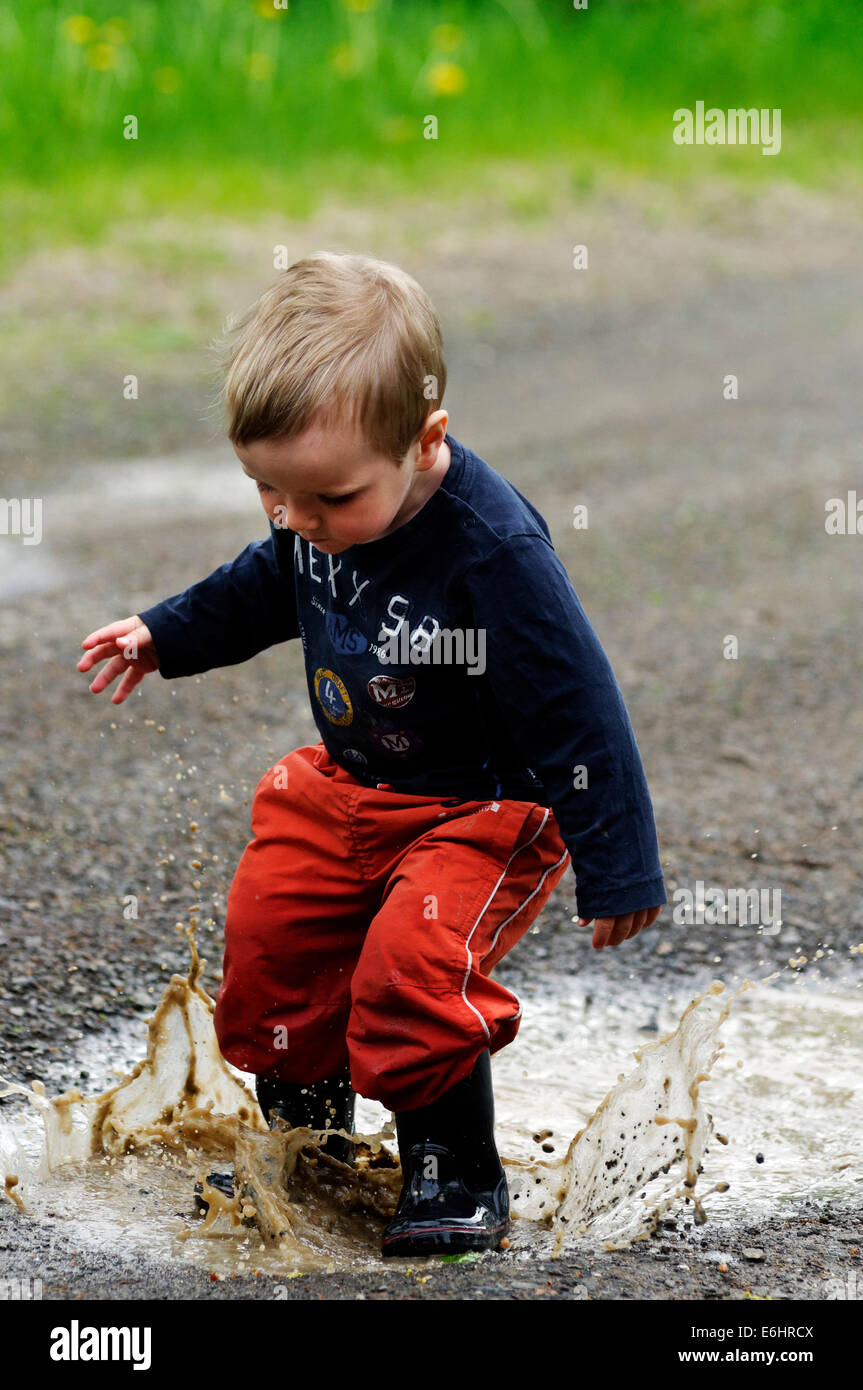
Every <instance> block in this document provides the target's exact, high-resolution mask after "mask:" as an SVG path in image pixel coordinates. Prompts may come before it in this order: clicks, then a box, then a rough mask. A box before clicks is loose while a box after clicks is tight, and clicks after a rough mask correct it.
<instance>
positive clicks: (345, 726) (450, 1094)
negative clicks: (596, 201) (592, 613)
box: [79, 253, 666, 1256]
mask: <svg viewBox="0 0 863 1390" xmlns="http://www.w3.org/2000/svg"><path fill="white" fill-rule="evenodd" d="M231 341H232V346H231V350H230V352H229V355H228V357H227V359H226V367H227V379H226V385H225V398H226V402H227V409H228V417H229V428H228V433H229V437H230V439H231V441H232V443H233V445H234V448H235V450H236V453H237V455H238V457H239V459H240V461H241V463H242V465H243V469H244V471H245V472H246V473H247V475H248V476H249V477H250V478H251V479H252V481H253V482H254V484H255V485H256V486H257V489H258V491H259V493H260V494H261V501H262V504H263V507H264V510H265V512H266V514H267V516H268V518H269V521H270V534H269V536H268V537H267V539H266V540H260V541H254V542H252V544H250V545H248V546H247V547H246V548H245V550H243V551H242V553H241V554H240V555H239V556H238V557H237V558H236V560H234V561H233V562H231V563H228V564H224V565H222V566H221V567H220V568H219V569H217V570H215V571H214V572H213V573H212V574H211V575H210V576H209V577H208V578H206V579H204V580H202V581H201V582H200V583H197V584H193V585H192V586H191V588H189V589H187V590H185V592H183V593H180V594H176V595H174V596H173V597H172V598H168V599H165V600H164V601H163V602H162V603H158V604H156V605H155V606H154V607H153V608H150V609H147V610H146V611H145V612H142V613H141V614H138V615H135V616H134V617H131V618H128V619H124V620H122V621H120V622H116V623H113V624H111V625H110V626H108V627H106V628H102V629H100V630H99V631H97V632H94V633H92V634H91V635H90V636H89V637H88V638H86V639H85V641H84V643H83V644H82V645H83V646H84V648H85V649H86V655H85V656H84V657H83V658H82V659H81V661H80V662H79V669H80V670H82V671H87V670H89V669H90V668H91V667H92V666H93V664H94V663H95V662H97V661H99V660H101V659H103V658H109V660H108V662H107V665H106V666H104V667H103V668H102V670H101V671H100V672H99V674H98V675H97V676H96V678H95V679H94V681H93V682H92V685H91V687H90V688H91V690H92V691H94V692H98V691H101V690H104V689H105V687H106V686H107V685H109V684H110V683H111V682H112V681H113V680H114V679H115V678H116V677H117V676H119V675H121V674H122V676H123V679H122V681H121V682H120V685H119V686H118V687H117V690H116V692H115V694H114V696H113V700H114V703H116V704H120V703H122V701H123V700H125V699H126V697H127V696H128V695H129V693H130V692H131V690H133V689H134V687H135V686H136V685H137V684H138V682H139V681H140V680H142V679H143V676H144V675H145V674H147V672H149V671H153V670H157V669H158V670H159V671H160V673H161V675H162V676H163V677H164V678H165V679H167V680H172V679H174V677H177V676H191V675H194V674H196V673H198V672H201V671H207V670H211V669H213V668H215V667H218V666H228V665H233V664H234V663H236V662H240V661H247V660H248V659H249V658H250V657H252V656H254V655H255V653H256V652H259V651H263V650H264V648H266V647H270V646H272V645H273V644H274V643H277V642H285V641H287V640H288V639H290V638H297V637H299V638H300V640H301V641H302V644H303V652H304V657H305V664H306V673H307V679H308V687H309V697H310V700H311V705H312V710H313V713H314V718H315V722H316V724H317V726H318V729H319V730H320V734H321V741H320V742H319V743H317V744H315V745H312V746H309V747H303V748H298V749H296V750H295V751H294V752H292V753H289V754H288V755H287V757H284V758H282V759H281V760H280V761H279V762H278V763H277V764H276V765H275V767H274V768H271V769H270V771H269V772H267V773H266V774H265V775H264V776H263V777H262V778H261V781H260V782H259V784H258V787H257V789H256V792H255V797H254V801H253V803H252V830H253V839H252V840H251V842H250V843H249V845H248V846H247V848H246V850H245V853H244V854H243V857H242V859H241V861H240V865H239V868H238V870H237V873H236V876H235V878H234V881H233V884H232V887H231V892H230V895H229V899H228V904H227V912H226V922H225V961H224V976H223V980H222V985H221V988H220V990H219V995H218V999H217V1004H216V1014H215V1024H216V1032H217V1036H218V1040H219V1045H220V1047H221V1050H222V1052H223V1054H224V1056H225V1057H226V1058H227V1059H228V1061H229V1062H232V1063H233V1064H235V1065H236V1066H238V1067H240V1068H242V1069H244V1070H246V1071H251V1072H253V1073H254V1074H255V1075H256V1077H257V1094H258V1099H259V1102H260V1104H261V1106H262V1109H263V1112H264V1114H265V1115H266V1116H267V1117H268V1119H271V1117H272V1115H273V1114H276V1115H280V1116H281V1117H283V1118H284V1119H286V1120H287V1121H288V1122H289V1123H290V1124H291V1125H301V1124H310V1125H312V1126H313V1127H315V1128H318V1129H325V1128H326V1127H328V1126H329V1127H332V1128H335V1129H345V1130H348V1131H350V1130H351V1128H352V1125H353V1107H354V1098H355V1093H356V1092H359V1093H360V1094H361V1095H364V1096H367V1097H370V1098H372V1099H375V1100H377V1101H380V1102H381V1103H382V1104H383V1105H384V1106H386V1107H388V1108H389V1109H390V1110H392V1111H393V1112H394V1113H395V1118H396V1129H397V1134H398V1143H399V1153H400V1157H401V1163H402V1168H403V1174H404V1181H403V1188H402V1193H401V1197H400V1199H399V1204H398V1208H397V1210H396V1214H395V1217H394V1219H393V1221H392V1222H390V1224H389V1225H388V1227H387V1228H386V1230H385V1232H384V1237H383V1253H384V1255H410V1256H417V1255H428V1254H434V1253H436V1252H441V1253H443V1252H455V1251H464V1250H480V1249H488V1248H498V1247H499V1246H500V1242H501V1239H502V1237H503V1236H504V1235H505V1234H506V1232H507V1230H508V1228H509V1199H508V1193H507V1185H506V1179H505V1177H504V1173H503V1169H502V1167H501V1163H500V1159H499V1157H498V1153H497V1149H496V1147H495V1142H494V1111H493V1097H492V1087H491V1067H490V1055H491V1054H492V1053H494V1052H497V1051H498V1050H499V1049H500V1048H502V1047H504V1046H505V1045H506V1044H507V1043H509V1042H512V1040H513V1038H514V1037H515V1036H516V1033H517V1032H518V1028H519V1022H520V1018H521V1005H520V1004H519V1001H518V999H517V998H516V997H515V996H514V995H513V994H512V993H511V992H510V991H509V990H507V989H505V988H504V987H503V986H502V985H500V984H498V983H497V982H496V981H495V980H493V979H492V976H491V972H492V969H493V967H494V965H495V964H496V963H497V961H499V960H500V959H501V957H502V956H504V955H505V954H506V953H507V951H509V950H511V948H512V947H513V946H514V945H515V943H516V942H517V941H518V940H519V939H520V938H521V936H523V934H524V933H525V932H526V931H527V929H528V927H529V926H530V925H531V923H532V922H533V921H534V919H535V918H536V917H537V915H538V913H539V912H540V910H541V909H542V907H543V905H544V903H545V902H546V900H547V899H548V897H549V895H550V893H551V891H552V889H553V888H554V887H555V885H556V884H557V883H558V882H559V881H560V879H561V878H562V877H563V874H564V873H565V870H566V866H567V864H568V863H569V862H570V856H571V861H572V865H573V868H574V870H575V873H576V880H577V882H576V892H577V901H578V910H579V913H580V918H579V921H580V923H581V924H582V925H586V924H587V923H589V922H591V921H594V922H595V924H596V925H595V931H594V937H593V945H594V947H595V948H597V949H602V948H603V947H605V946H608V945H612V946H617V945H619V944H620V943H621V942H623V941H625V940H627V939H628V938H629V937H632V936H634V935H635V934H636V932H638V931H640V930H641V928H642V927H645V926H648V925H650V924H651V923H652V922H653V921H655V919H656V917H657V915H658V913H659V908H660V906H661V904H662V903H664V902H665V901H666V895H665V889H664V885H663V880H662V873H661V870H660V865H659V856H658V848H657V842H656V832H655V828H654V821H653V813H652V809H651V804H650V798H649V795H648V791H647V786H646V783H645V778H644V773H643V770H642V765H641V760H640V757H639V754H638V749H637V747H636V743H635V739H634V736H633V732H632V728H631V725H630V722H629V718H628V716H627V713H626V709H625V707H624V704H623V700H622V697H621V694H620V691H619V689H618V687H617V684H616V682H615V679H614V675H613V673H612V671H611V667H610V666H609V663H608V660H607V658H606V656H605V654H604V652H603V650H602V647H601V646H600V644H599V641H598V639H597V637H596V635H595V633H594V631H593V629H592V628H591V626H590V624H589V622H588V620H587V618H586V616H585V614H584V611H583V609H582V607H581V605H580V603H579V600H578V598H577V596H576V594H575V591H574V589H573V587H572V584H571V583H570V580H569V578H568V576H567V573H566V571H565V569H564V567H563V565H562V564H561V562H560V560H559V559H558V557H557V555H556V554H555V551H554V550H553V548H552V545H551V540H550V536H549V531H548V527H547V525H546V523H545V521H544V519H543V518H542V516H540V514H539V512H537V511H536V509H535V508H534V507H533V506H532V505H531V504H530V502H528V500H527V499H526V498H525V497H523V496H522V494H521V493H520V492H518V491H517V489H516V488H514V487H513V486H512V484H511V483H509V482H507V480H506V479H505V478H503V477H502V476H501V475H500V474H499V473H497V472H495V471H494V469H492V468H490V467H489V465H488V464H487V463H485V462H484V461H483V460H482V459H481V458H479V457H478V456H477V455H476V454H474V453H473V452H472V451H471V450H470V449H468V448H467V447H465V446H464V445H462V444H461V443H459V442H458V440H456V439H455V438H453V436H452V435H450V434H449V433H447V429H446V426H447V419H448V416H447V412H446V411H445V410H442V409H441V408H440V407H441V401H442V399H443V394H444V388H445V385H446V367H445V364H444V358H443V345H442V340H441V331H440V325H439V322H438V319H437V315H436V313H435V311H434V309H433V307H432V305H431V303H430V302H429V300H428V298H427V296H426V295H425V293H424V292H423V290H422V289H421V288H420V286H419V285H418V284H417V283H416V282H415V281H414V280H413V279H411V277H410V276H408V275H406V274H405V273H404V272H403V271H401V270H399V269H398V268H396V267H395V266H392V265H389V264H387V263H385V262H381V261H376V260H373V259H371V258H369V257H365V256H360V255H336V254H331V253H321V254H318V255H314V256H309V257H307V258H306V259H304V260H301V261H298V262H297V263H296V264H294V265H293V266H292V267H291V268H290V269H289V270H287V271H286V272H284V273H283V275H282V276H281V277H280V279H279V280H277V281H276V282H275V284H273V285H272V286H271V287H270V288H269V289H268V290H267V291H266V292H265V293H264V294H263V295H262V296H261V298H260V299H259V300H258V302H257V303H256V304H255V305H254V306H253V307H252V309H251V310H249V311H248V313H247V314H246V315H245V317H244V319H243V320H242V321H241V322H240V324H239V325H237V327H236V330H235V336H234V337H233V339H232V340H231ZM130 644H131V645H130ZM334 1141H335V1142H334ZM328 1148H329V1149H330V1151H331V1152H333V1151H334V1152H335V1153H336V1154H337V1155H338V1156H340V1157H341V1158H342V1159H343V1160H344V1161H348V1162H349V1161H350V1160H351V1157H352V1151H351V1147H350V1145H349V1144H348V1142H347V1141H346V1140H345V1139H344V1138H339V1136H333V1139H331V1140H330V1142H329V1144H328Z"/></svg>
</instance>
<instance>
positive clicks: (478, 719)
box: [139, 434, 666, 918]
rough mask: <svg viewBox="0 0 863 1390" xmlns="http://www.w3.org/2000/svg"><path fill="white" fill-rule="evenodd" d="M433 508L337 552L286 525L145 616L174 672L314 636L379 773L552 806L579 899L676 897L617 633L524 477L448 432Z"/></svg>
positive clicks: (340, 736) (426, 790)
mask: <svg viewBox="0 0 863 1390" xmlns="http://www.w3.org/2000/svg"><path fill="white" fill-rule="evenodd" d="M446 442H447V444H448V445H449V447H450V451H451V460H450V465H449V468H448V469H447V471H446V473H445V474H444V477H443V480H442V482H441V484H440V486H439V487H438V489H437V491H436V492H434V493H433V494H432V496H431V497H430V498H429V499H428V501H427V502H426V503H425V504H424V506H423V507H422V508H421V509H420V511H419V512H418V513H417V514H416V515H415V516H414V517H412V518H411V520H410V521H408V522H406V523H405V524H404V525H403V526H400V527H398V528H397V529H396V530H395V531H393V532H391V533H390V534H389V535H388V536H384V537H382V538H381V539H380V540H376V541H371V542H369V543H368V544H365V545H355V546H351V547H350V548H349V549H347V550H344V551H342V552H341V553H340V554H338V555H326V554H324V553H323V552H321V551H317V550H315V548H314V546H313V545H312V544H311V543H310V542H308V541H304V540H303V539H302V537H300V536H299V535H297V533H296V532H294V531H292V530H290V529H288V528H286V527H277V526H276V525H274V524H273V523H271V524H270V535H269V536H268V537H267V539H266V540H260V541H253V542H252V543H251V544H250V545H248V546H246V548H245V550H243V551H242V552H241V553H240V554H239V555H238V556H237V558H236V559H235V560H233V561H231V562H229V563H227V564H224V565H221V566H220V567H219V568H218V569H216V570H214V571H213V573H212V574H211V575H209V576H208V577H207V578H206V579H203V580H201V581H200V582H199V583H197V584H193V585H192V586H191V587H190V588H188V589H186V590H185V591H184V592H183V593H180V594H175V595H174V596H173V597H172V598H168V599H165V600H164V601H163V602H162V603H158V604H156V605H155V606H154V607H153V608H149V609H147V610H146V611H144V612H142V613H140V614H139V617H140V618H141V620H142V621H143V622H144V623H146V625H147V627H148V628H149V630H150V632H151V634H152V636H153V640H154V642H155V645H156V651H157V653H158V656H159V669H160V672H161V674H162V676H163V677H164V678H165V679H166V680H172V679H173V678H174V677H176V676H191V675H196V674H198V673H199V672H201V671H207V670H211V669H213V668H215V667H218V666H232V665H234V664H236V663H237V662H240V661H247V660H248V659H249V657H252V656H254V655H255V654H256V653H257V652H260V651H263V650H264V649H265V648H267V647H271V646H273V644H274V643H277V642H285V641H287V640H289V639H290V638H292V637H299V638H300V639H301V641H302V644H303V651H304V656H305V664H306V676H307V681H308V687H309V697H310V700H311V705H312V711H313V714H314V718H315V723H316V724H317V727H318V729H319V731H320V735H321V738H322V740H323V742H324V744H325V746H326V748H327V750H328V752H329V753H330V755H331V756H332V757H333V758H334V759H335V760H336V761H337V762H339V763H341V764H342V766H344V767H345V768H347V769H348V770H349V771H350V772H351V773H352V774H353V776H354V777H356V778H357V780H358V781H360V782H362V783H363V784H364V785H367V786H376V785H377V784H378V783H379V782H384V783H387V784H388V785H390V786H391V787H392V788H393V790H394V791H396V792H408V793H416V794H421V795H423V794H425V795H441V796H454V797H460V798H462V799H465V800H467V799H478V800H489V799H492V798H495V797H499V798H503V799H509V798H513V799H516V800H523V801H535V802H538V803H540V804H541V805H544V806H550V807H551V809H552V812H553V814H554V817H555V819H556V821H557V824H558V827H559V829H560V833H561V838H562V839H563V841H564V844H565V845H566V847H567V849H568V850H569V853H570V856H571V859H572V867H573V870H574V872H575V876H576V899H577V907H578V912H579V915H580V916H582V917H587V918H595V917H606V916H614V915H618V914H622V913H626V912H634V911H637V910H638V909H640V908H647V907H653V906H658V905H659V904H661V903H664V902H665V901H666V893H665V886H664V883H663V879H662V871H661V869H660V864H659V851H658V846H657V841H656V829H655V825H654V820H653V811H652V807H651V804H650V796H649V793H648V790H647V783H646V781H645V777H644V770H643V768H642V764H641V758H640V756H639V752H638V748H637V745H636V742H635V738H634V735H633V732H632V726H631V724H630V721H629V717H628V715H627V712H626V708H625V706H624V703H623V699H622V696H621V694H620V690H619V689H618V686H617V683H616V681H615V678H614V674H613V672H612V670H611V666H610V664H609V662H608V658H607V657H606V655H605V653H604V651H603V649H602V647H601V645H600V643H599V639H598V638H597V636H596V633H595V632H594V631H593V628H592V627H591V625H590V623H589V622H588V620H587V617H586V615H585V613H584V610H583V608H582V606H581V604H580V602H579V600H578V597H577V595H576V593H575V590H574V588H573V586H572V583H571V582H570V579H569V576H568V575H567V573H566V570H565V569H564V567H563V565H562V563H561V561H560V559H559V558H558V556H557V555H556V553H555V551H554V548H553V546H552V544H551V537H550V534H549V530H548V526H547V525H546V523H545V520H544V519H543V517H542V516H540V514H539V512H538V511H537V510H536V508H535V507H533V506H532V505H531V503H530V502H529V501H528V500H527V498H525V497H523V496H522V494H521V493H520V492H519V491H518V489H517V488H515V487H514V486H513V485H512V483H510V482H508V481H507V479H505V478H504V477H502V476H501V475H500V474H499V473H497V472H496V471H495V470H494V469H493V468H491V467H490V466H489V465H488V464H487V463H485V461H484V460H483V459H481V458H480V457H479V456H478V455H477V454H475V453H473V452H472V450H470V449H467V448H465V447H464V446H463V445H461V444H460V443H459V442H458V441H457V440H455V439H453V437H452V436H451V435H449V434H448V435H447V436H446Z"/></svg>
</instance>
